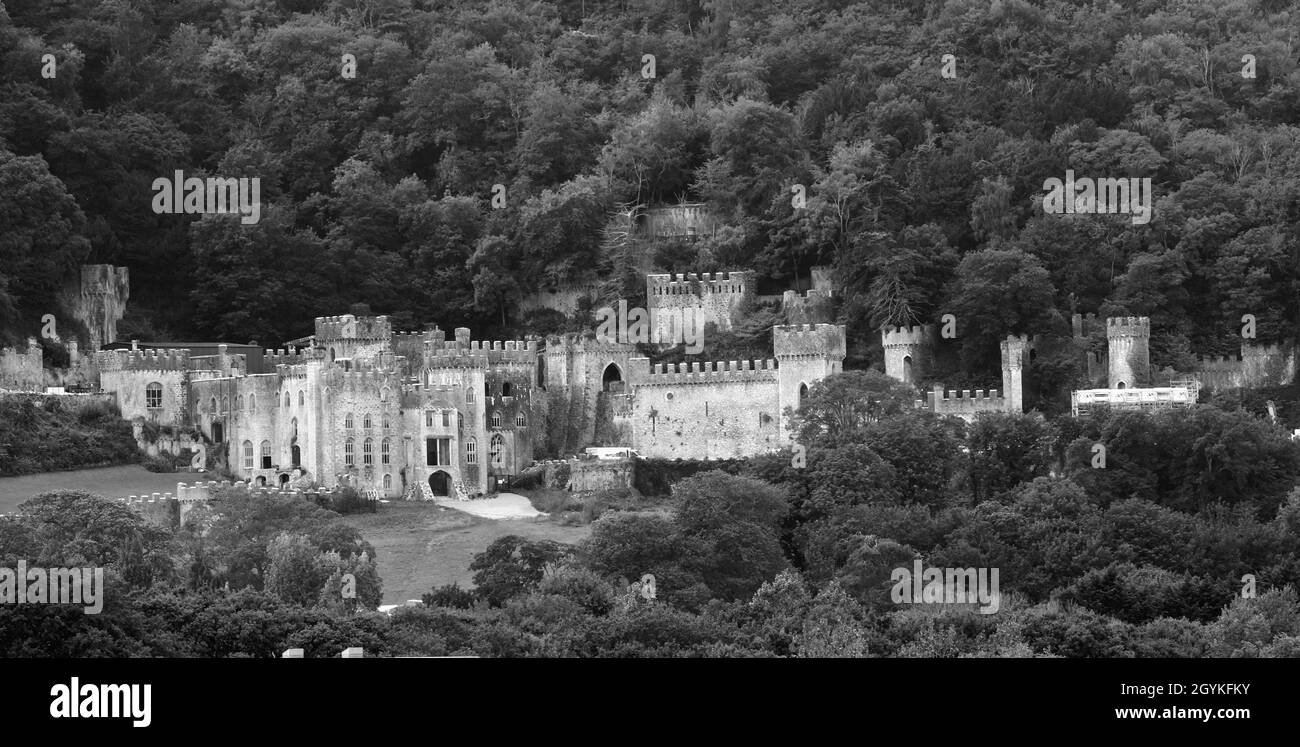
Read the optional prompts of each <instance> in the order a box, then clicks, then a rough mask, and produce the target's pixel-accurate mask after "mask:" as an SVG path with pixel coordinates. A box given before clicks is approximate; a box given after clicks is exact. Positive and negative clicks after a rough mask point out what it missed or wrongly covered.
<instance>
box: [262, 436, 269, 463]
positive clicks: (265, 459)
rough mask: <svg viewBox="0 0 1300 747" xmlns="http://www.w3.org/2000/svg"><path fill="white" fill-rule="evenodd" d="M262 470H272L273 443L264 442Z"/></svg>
mask: <svg viewBox="0 0 1300 747" xmlns="http://www.w3.org/2000/svg"><path fill="white" fill-rule="evenodd" d="M262 469H271V442H270V441H263V442H262Z"/></svg>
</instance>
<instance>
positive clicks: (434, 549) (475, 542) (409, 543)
mask: <svg viewBox="0 0 1300 747" xmlns="http://www.w3.org/2000/svg"><path fill="white" fill-rule="evenodd" d="M346 521H347V522H348V523H349V524H351V525H353V526H355V527H356V528H357V529H359V530H361V534H362V535H363V536H364V537H365V538H366V540H367V541H368V542H370V544H372V545H374V546H375V551H376V552H377V553H378V554H379V575H380V576H381V577H382V578H383V579H384V604H401V603H402V602H404V601H406V600H407V599H419V598H420V597H421V595H423V594H424V593H426V592H428V591H429V590H430V589H432V588H433V587H434V586H442V585H443V584H450V583H459V584H460V585H461V587H462V588H467V587H469V586H472V585H473V583H472V581H471V579H470V577H471V575H472V574H470V572H469V564H470V561H471V560H473V558H474V555H475V554H476V553H479V552H482V551H483V549H484V548H486V547H487V546H488V545H489V544H491V543H492V541H493V540H495V539H497V538H498V537H505V536H506V535H510V534H517V535H520V536H522V537H527V538H528V539H533V540H543V539H548V540H555V541H556V542H564V543H568V544H573V543H576V542H578V541H579V540H581V539H583V538H584V537H586V536H587V535H588V534H590V533H591V527H589V526H582V527H565V526H560V525H559V524H556V523H554V522H552V521H547V520H533V519H514V520H506V521H494V520H491V519H480V518H477V517H474V516H470V515H469V514H465V513H462V512H460V511H457V510H455V509H451V508H444V507H442V506H438V505H435V504H433V503H424V502H409V503H408V502H404V501H396V502H393V503H387V504H381V505H380V506H379V511H378V512H377V513H373V514H353V515H351V516H348V517H346Z"/></svg>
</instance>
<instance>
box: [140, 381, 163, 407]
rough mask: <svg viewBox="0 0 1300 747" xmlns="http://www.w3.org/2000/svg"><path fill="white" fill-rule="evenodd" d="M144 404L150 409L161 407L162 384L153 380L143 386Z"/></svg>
mask: <svg viewBox="0 0 1300 747" xmlns="http://www.w3.org/2000/svg"><path fill="white" fill-rule="evenodd" d="M144 406H145V407H148V408H150V409H157V408H159V407H162V384H159V383H158V382H156V381H155V382H154V383H152V384H150V385H149V386H147V387H145V388H144Z"/></svg>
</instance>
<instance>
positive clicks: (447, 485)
mask: <svg viewBox="0 0 1300 747" xmlns="http://www.w3.org/2000/svg"><path fill="white" fill-rule="evenodd" d="M429 489H430V490H432V491H433V494H434V495H436V496H441V497H445V496H449V495H451V475H449V474H447V473H446V472H443V471H442V470H438V471H437V472H434V473H433V474H431V475H429Z"/></svg>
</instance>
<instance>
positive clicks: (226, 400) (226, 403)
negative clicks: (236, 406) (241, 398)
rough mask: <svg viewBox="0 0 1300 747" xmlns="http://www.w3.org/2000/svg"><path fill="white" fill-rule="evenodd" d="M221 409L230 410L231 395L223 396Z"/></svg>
mask: <svg viewBox="0 0 1300 747" xmlns="http://www.w3.org/2000/svg"><path fill="white" fill-rule="evenodd" d="M221 411H222V412H230V397H229V396H226V397H222V398H221Z"/></svg>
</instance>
